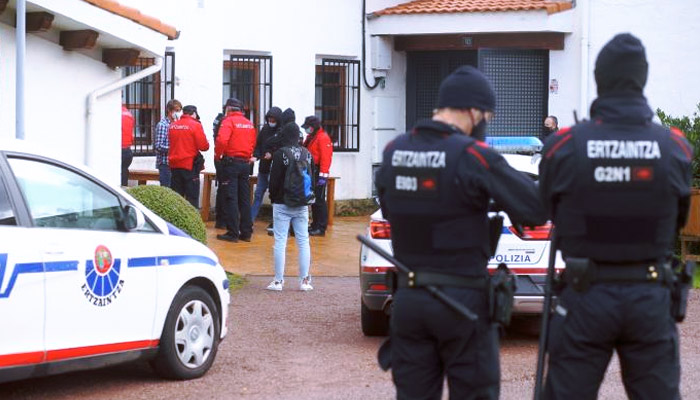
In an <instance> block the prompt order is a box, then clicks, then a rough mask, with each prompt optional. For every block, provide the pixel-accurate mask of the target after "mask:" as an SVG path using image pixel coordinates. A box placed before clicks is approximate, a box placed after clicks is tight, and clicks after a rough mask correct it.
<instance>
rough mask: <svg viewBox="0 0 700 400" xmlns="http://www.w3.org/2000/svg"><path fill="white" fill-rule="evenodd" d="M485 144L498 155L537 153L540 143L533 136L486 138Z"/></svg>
mask: <svg viewBox="0 0 700 400" xmlns="http://www.w3.org/2000/svg"><path fill="white" fill-rule="evenodd" d="M486 144H488V145H489V147H491V148H493V149H494V150H496V151H498V152H499V153H531V154H532V153H538V152H540V151H542V146H543V145H542V141H541V140H540V139H538V138H536V137H534V136H487V137H486Z"/></svg>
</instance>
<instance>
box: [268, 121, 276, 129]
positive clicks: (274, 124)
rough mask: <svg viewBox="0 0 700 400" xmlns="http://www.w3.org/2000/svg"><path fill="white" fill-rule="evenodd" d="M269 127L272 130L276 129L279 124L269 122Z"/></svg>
mask: <svg viewBox="0 0 700 400" xmlns="http://www.w3.org/2000/svg"><path fill="white" fill-rule="evenodd" d="M267 124H268V125H270V128H274V127H276V126H277V122H268V123H267Z"/></svg>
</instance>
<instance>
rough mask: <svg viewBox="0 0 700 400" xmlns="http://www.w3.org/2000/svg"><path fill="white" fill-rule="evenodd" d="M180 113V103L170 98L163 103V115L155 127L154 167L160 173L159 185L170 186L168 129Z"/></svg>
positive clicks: (178, 117)
mask: <svg viewBox="0 0 700 400" xmlns="http://www.w3.org/2000/svg"><path fill="white" fill-rule="evenodd" d="M181 115H182V103H180V102H179V101H178V100H175V99H172V100H170V101H168V104H166V105H165V117H163V119H161V120H160V122H158V124H157V125H156V129H155V146H154V147H155V150H156V168H157V169H158V172H159V173H160V185H161V186H167V187H170V177H171V175H170V166H169V165H168V151H169V150H170V142H169V141H168V129H169V128H170V123H171V122H173V121H177V120H178V119H180V116H181Z"/></svg>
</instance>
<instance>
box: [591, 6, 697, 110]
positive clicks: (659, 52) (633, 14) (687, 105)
mask: <svg viewBox="0 0 700 400" xmlns="http://www.w3.org/2000/svg"><path fill="white" fill-rule="evenodd" d="M590 21H591V30H590V31H591V55H592V56H591V59H590V61H591V64H590V77H591V82H592V83H593V82H594V78H593V70H594V66H595V58H596V56H597V54H598V52H599V51H600V49H601V48H602V47H603V46H604V45H605V43H607V42H608V41H609V40H610V39H611V38H612V37H613V36H614V35H615V34H617V33H623V32H629V33H631V34H633V35H635V36H637V37H638V38H639V39H640V40H641V41H642V43H643V44H644V46H645V48H646V53H647V60H648V61H649V78H648V80H647V86H646V88H645V90H644V94H645V96H646V97H647V99H648V101H649V104H650V106H651V108H652V109H653V110H656V108H661V109H662V110H664V111H665V112H667V113H671V114H672V115H674V116H679V115H690V114H692V112H694V111H696V110H697V108H696V105H697V104H698V103H700V74H699V73H698V67H697V66H698V64H700V42H698V39H697V38H698V37H700V23H698V21H700V4H698V2H697V1H695V0H677V1H673V2H668V1H663V0H643V1H639V0H636V1H635V0H616V1H611V0H596V1H593V2H592V3H591V18H590ZM595 95H596V91H595V87H594V88H593V89H592V90H591V96H592V97H595Z"/></svg>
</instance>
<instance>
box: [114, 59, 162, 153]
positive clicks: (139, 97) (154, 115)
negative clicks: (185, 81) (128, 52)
mask: <svg viewBox="0 0 700 400" xmlns="http://www.w3.org/2000/svg"><path fill="white" fill-rule="evenodd" d="M154 63H155V60H154V59H153V58H139V59H138V63H137V64H136V65H135V66H130V67H126V68H125V69H124V75H125V76H129V75H132V74H135V73H137V72H138V71H141V70H143V69H145V68H148V67H150V66H152V65H153V64H154ZM174 77H175V53H174V52H166V53H165V62H164V67H163V69H162V70H161V71H160V72H156V73H155V74H153V75H149V76H146V77H144V78H142V79H140V80H138V81H136V82H133V83H131V84H129V85H127V86H126V87H125V88H124V90H123V91H122V103H123V104H125V105H126V108H127V109H128V110H129V111H131V114H132V115H133V116H134V121H135V122H136V123H135V124H134V144H133V146H132V150H133V152H134V155H135V156H153V155H155V150H154V149H153V141H154V136H153V130H154V129H155V126H156V124H157V123H158V121H160V119H161V116H162V115H163V110H165V104H166V103H167V102H168V100H170V99H173V98H174V97H175V84H174Z"/></svg>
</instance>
